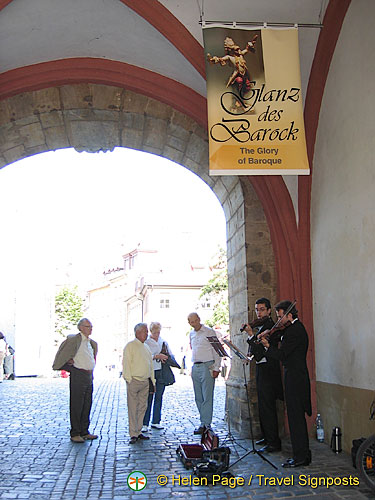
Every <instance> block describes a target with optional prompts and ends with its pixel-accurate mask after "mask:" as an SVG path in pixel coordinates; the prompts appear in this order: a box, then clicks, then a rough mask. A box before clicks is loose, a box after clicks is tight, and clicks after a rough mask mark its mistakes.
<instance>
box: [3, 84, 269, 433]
mask: <svg viewBox="0 0 375 500" xmlns="http://www.w3.org/2000/svg"><path fill="white" fill-rule="evenodd" d="M70 147H72V148H74V149H76V150H77V151H87V152H93V153H94V152H98V151H111V150H113V149H114V148H115V147H127V148H132V149H137V150H140V151H145V152H149V153H153V154H156V155H159V156H162V157H165V158H168V159H169V160H172V161H174V162H176V163H178V164H180V165H183V166H184V167H186V168H188V169H189V170H191V171H192V172H194V173H195V174H196V175H198V176H199V177H200V178H201V179H202V180H203V181H204V182H206V183H207V184H208V185H209V186H210V187H211V189H212V190H213V191H214V193H215V194H216V196H217V197H218V199H219V201H220V203H221V205H222V207H223V210H224V212H225V216H226V221H227V242H228V244H227V252H228V277H229V308H230V323H231V333H232V337H233V341H234V342H235V343H238V344H239V346H240V347H242V348H243V349H246V347H245V338H244V336H243V335H239V328H240V326H241V325H242V323H243V322H245V321H247V318H248V309H249V307H248V304H250V308H251V310H252V309H253V303H254V299H255V298H256V297H259V296H262V295H265V296H266V297H270V298H271V299H272V300H273V299H274V296H275V284H276V278H275V268H274V263H273V251H272V247H271V242H270V236H269V231H268V227H267V223H266V220H265V216H264V213H263V209H262V207H261V204H260V202H259V200H258V199H257V197H256V195H255V193H254V191H253V189H252V188H251V184H250V182H249V180H248V178H243V179H242V180H241V181H240V179H239V178H238V177H237V176H215V177H210V176H209V175H208V140H207V133H206V131H205V130H203V129H202V128H201V127H200V126H199V125H197V124H196V123H195V122H194V121H193V120H192V119H190V118H188V117H187V116H185V115H183V114H181V113H179V112H177V111H176V110H174V109H173V108H171V107H170V106H167V105H165V104H162V103H160V102H159V101H156V100H154V99H151V98H148V97H145V96H142V95H139V94H136V93H134V92H130V91H128V90H125V89H123V88H118V87H110V86H105V85H94V84H79V85H66V86H61V87H54V88H48V89H44V90H39V91H35V92H29V93H25V94H20V95H18V96H15V97H12V98H9V99H7V100H4V101H2V102H0V168H1V167H4V166H6V165H8V164H10V163H12V162H15V161H17V160H19V159H22V158H26V157H28V156H32V155H34V154H37V153H41V152H45V151H51V150H56V149H63V148H70ZM244 194H245V196H244ZM251 371H252V373H251V380H250V383H249V391H250V398H251V401H252V405H253V410H254V414H255V415H254V416H255V417H256V422H257V421H258V417H257V412H256V411H255V410H256V393H255V380H254V374H253V371H254V370H253V367H252V368H251ZM227 392H228V405H227V407H228V409H229V410H230V415H231V419H232V421H233V425H234V426H235V427H236V428H238V429H243V430H244V431H245V433H246V434H247V435H248V421H249V419H248V409H247V400H246V393H245V390H244V384H243V369H242V364H241V363H240V362H239V361H237V359H234V360H233V363H232V370H231V375H230V378H229V380H228V391H227ZM256 425H258V424H257V423H256Z"/></svg>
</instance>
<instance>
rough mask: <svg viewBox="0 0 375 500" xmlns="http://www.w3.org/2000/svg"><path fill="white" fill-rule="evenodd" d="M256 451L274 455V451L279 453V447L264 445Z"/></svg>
mask: <svg viewBox="0 0 375 500" xmlns="http://www.w3.org/2000/svg"><path fill="white" fill-rule="evenodd" d="M258 451H267V452H268V453H275V452H276V451H281V446H271V445H270V444H266V446H263V448H261V449H260V450H258Z"/></svg>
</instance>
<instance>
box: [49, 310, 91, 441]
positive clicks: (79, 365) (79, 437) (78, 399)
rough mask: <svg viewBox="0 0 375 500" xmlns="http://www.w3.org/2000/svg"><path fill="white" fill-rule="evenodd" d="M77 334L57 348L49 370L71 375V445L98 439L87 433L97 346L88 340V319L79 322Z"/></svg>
mask: <svg viewBox="0 0 375 500" xmlns="http://www.w3.org/2000/svg"><path fill="white" fill-rule="evenodd" d="M78 330H79V332H80V333H78V334H77V335H68V337H67V338H66V340H64V342H63V343H62V344H61V345H60V347H59V350H58V351H57V354H56V357H55V360H54V362H53V365H52V368H53V369H54V370H66V371H68V372H70V381H69V388H70V426H71V428H70V439H71V441H73V442H74V443H84V442H85V441H87V440H93V439H97V438H98V436H97V435H96V434H90V432H89V425H90V411H91V406H92V392H93V384H92V381H93V370H94V368H95V362H96V355H97V352H98V344H97V343H96V342H95V341H94V340H91V339H90V338H89V336H90V335H91V332H92V324H91V322H90V321H89V320H88V319H87V318H82V319H81V320H80V321H79V322H78Z"/></svg>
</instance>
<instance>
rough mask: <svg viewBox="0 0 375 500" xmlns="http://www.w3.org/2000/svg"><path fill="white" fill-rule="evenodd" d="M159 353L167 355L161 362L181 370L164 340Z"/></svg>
mask: <svg viewBox="0 0 375 500" xmlns="http://www.w3.org/2000/svg"><path fill="white" fill-rule="evenodd" d="M160 353H161V354H165V355H166V356H168V359H167V360H166V361H165V362H164V363H163V364H164V365H168V366H170V367H172V368H178V369H179V370H181V366H180V365H179V364H178V363H177V361H176V358H175V357H174V356H173V354H169V352H168V349H167V345H166V343H165V342H163V346H162V348H161V351H160Z"/></svg>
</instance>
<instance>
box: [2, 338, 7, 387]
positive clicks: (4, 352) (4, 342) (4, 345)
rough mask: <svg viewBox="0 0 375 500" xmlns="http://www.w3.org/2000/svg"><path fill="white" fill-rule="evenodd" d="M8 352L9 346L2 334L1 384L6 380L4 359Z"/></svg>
mask: <svg viewBox="0 0 375 500" xmlns="http://www.w3.org/2000/svg"><path fill="white" fill-rule="evenodd" d="M6 350H7V344H6V341H5V337H4V335H3V334H2V333H1V332H0V382H2V381H3V380H4V358H5V354H6Z"/></svg>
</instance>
